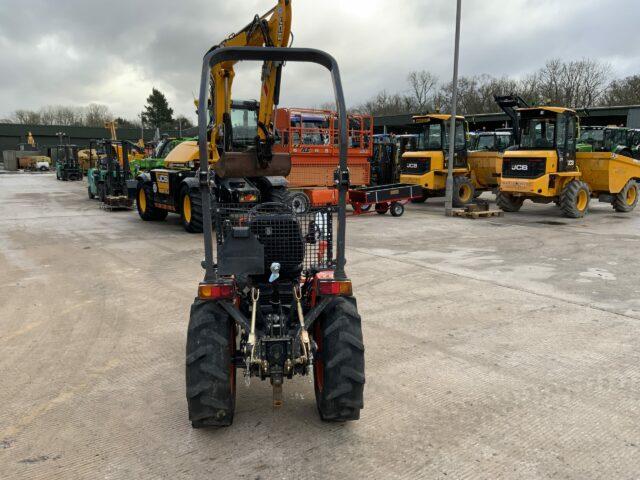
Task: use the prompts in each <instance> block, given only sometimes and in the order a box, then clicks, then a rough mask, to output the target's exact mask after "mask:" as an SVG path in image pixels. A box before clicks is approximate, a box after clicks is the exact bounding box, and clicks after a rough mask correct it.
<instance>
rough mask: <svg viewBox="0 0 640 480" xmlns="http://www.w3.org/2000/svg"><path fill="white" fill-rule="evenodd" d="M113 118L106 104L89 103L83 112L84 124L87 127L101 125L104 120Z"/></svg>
mask: <svg viewBox="0 0 640 480" xmlns="http://www.w3.org/2000/svg"><path fill="white" fill-rule="evenodd" d="M111 119H113V115H112V114H111V111H110V110H109V107H107V106H106V105H101V104H98V103H90V104H89V105H88V106H87V107H86V108H85V112H84V125H86V126H87V127H102V126H104V124H105V122H108V121H110V120H111Z"/></svg>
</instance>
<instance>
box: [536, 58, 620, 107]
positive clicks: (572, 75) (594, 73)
mask: <svg viewBox="0 0 640 480" xmlns="http://www.w3.org/2000/svg"><path fill="white" fill-rule="evenodd" d="M610 73H611V67H610V65H609V64H607V63H602V62H598V61H596V60H589V59H582V60H574V61H570V62H563V61H562V60H560V59H557V58H556V59H552V60H549V61H548V62H547V63H546V64H545V65H544V67H542V68H541V69H540V70H539V71H538V72H537V79H538V95H539V97H540V98H541V100H542V102H543V103H548V104H554V105H561V106H566V107H582V106H589V105H597V104H599V103H600V102H601V101H602V99H603V96H604V93H605V91H606V87H607V78H608V77H609V75H610Z"/></svg>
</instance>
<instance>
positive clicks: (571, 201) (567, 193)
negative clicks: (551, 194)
mask: <svg viewBox="0 0 640 480" xmlns="http://www.w3.org/2000/svg"><path fill="white" fill-rule="evenodd" d="M590 199H591V193H590V192H589V186H588V185H587V184H586V183H585V182H583V181H582V180H571V181H570V182H569V183H567V184H566V185H565V187H564V188H563V189H562V192H560V210H562V215H564V216H565V217H568V218H582V217H584V216H585V215H586V213H587V211H588V210H589V200H590Z"/></svg>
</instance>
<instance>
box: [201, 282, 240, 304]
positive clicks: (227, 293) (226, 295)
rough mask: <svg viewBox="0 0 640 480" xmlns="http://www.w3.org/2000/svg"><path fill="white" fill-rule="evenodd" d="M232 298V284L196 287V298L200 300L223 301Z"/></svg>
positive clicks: (233, 293)
mask: <svg viewBox="0 0 640 480" xmlns="http://www.w3.org/2000/svg"><path fill="white" fill-rule="evenodd" d="M234 296H235V285H234V284H233V283H201V284H200V285H199V286H198V298H199V299H201V300H224V299H231V298H233V297H234Z"/></svg>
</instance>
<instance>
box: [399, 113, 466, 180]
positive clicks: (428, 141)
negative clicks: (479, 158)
mask: <svg viewBox="0 0 640 480" xmlns="http://www.w3.org/2000/svg"><path fill="white" fill-rule="evenodd" d="M450 119H451V115H441V114H432V115H419V116H415V117H413V123H414V124H416V125H418V126H419V127H420V133H419V134H418V137H417V145H416V148H415V150H414V151H407V152H405V153H404V154H403V155H402V161H401V166H400V168H401V175H410V176H416V175H424V174H427V173H429V172H432V171H444V170H445V169H447V167H448V165H447V156H448V153H449V136H450V134H449V132H450V124H449V121H450ZM454 148H455V157H454V164H453V167H454V168H466V167H467V128H466V123H465V121H464V117H460V116H459V117H456V133H455V138H454ZM400 181H401V182H404V181H405V180H402V179H401V180H400ZM406 183H418V184H422V182H420V181H418V182H416V181H415V179H411V180H409V179H407V180H406Z"/></svg>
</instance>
